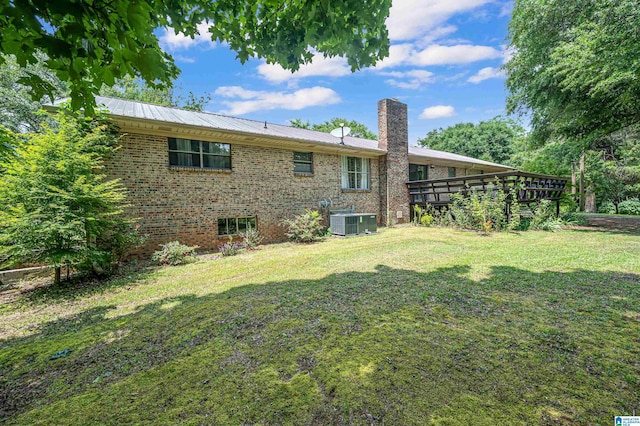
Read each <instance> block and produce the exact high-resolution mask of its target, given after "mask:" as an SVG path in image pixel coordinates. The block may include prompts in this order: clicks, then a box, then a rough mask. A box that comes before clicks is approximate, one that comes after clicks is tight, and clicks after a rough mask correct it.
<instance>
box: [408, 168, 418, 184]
mask: <svg viewBox="0 0 640 426" xmlns="http://www.w3.org/2000/svg"><path fill="white" fill-rule="evenodd" d="M409 180H419V179H418V165H417V164H409Z"/></svg>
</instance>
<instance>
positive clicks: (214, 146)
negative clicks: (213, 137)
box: [202, 142, 231, 155]
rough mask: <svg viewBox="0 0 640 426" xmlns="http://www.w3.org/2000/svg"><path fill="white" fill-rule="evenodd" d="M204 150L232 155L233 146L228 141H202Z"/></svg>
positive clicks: (210, 152)
mask: <svg viewBox="0 0 640 426" xmlns="http://www.w3.org/2000/svg"><path fill="white" fill-rule="evenodd" d="M202 152H204V153H205V154H220V155H231V146H230V145H229V144H226V143H215V142H202Z"/></svg>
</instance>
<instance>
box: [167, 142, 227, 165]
mask: <svg viewBox="0 0 640 426" xmlns="http://www.w3.org/2000/svg"><path fill="white" fill-rule="evenodd" d="M172 140H174V141H176V147H177V141H178V140H185V141H189V142H190V144H191V143H193V142H198V152H196V151H184V150H181V149H171V141H172ZM205 143H207V144H215V145H224V146H227V148H228V151H229V154H228V155H225V154H215V153H209V152H204V144H205ZM172 153H175V154H191V155H198V156H199V161H200V165H198V166H186V165H181V164H171V154H172ZM167 156H168V162H169V167H176V168H187V169H194V170H217V171H231V170H232V168H233V165H232V159H231V144H229V143H224V142H211V141H202V140H198V139H187V138H178V137H168V138H167ZM205 156H206V157H219V158H228V159H229V160H228V161H229V167H205V165H204V159H205Z"/></svg>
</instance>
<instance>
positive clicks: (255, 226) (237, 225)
mask: <svg viewBox="0 0 640 426" xmlns="http://www.w3.org/2000/svg"><path fill="white" fill-rule="evenodd" d="M241 219H244V220H245V224H244V229H243V230H240V220H241ZM220 221H225V225H224V227H223V228H224V230H225V233H221V228H220ZM229 221H234V222H235V228H234V231H235V232H234V233H230V232H229ZM249 224H251V226H252V227H253V229H258V218H257V216H234V217H220V218H218V237H235V236H238V235H240V234H241V233H242V232H245V231H246V230H247V225H249Z"/></svg>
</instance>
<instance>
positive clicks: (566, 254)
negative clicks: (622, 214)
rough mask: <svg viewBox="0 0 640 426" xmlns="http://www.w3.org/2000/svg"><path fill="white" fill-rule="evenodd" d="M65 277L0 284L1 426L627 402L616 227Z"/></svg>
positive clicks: (268, 252) (626, 340)
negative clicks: (49, 283)
mask: <svg viewBox="0 0 640 426" xmlns="http://www.w3.org/2000/svg"><path fill="white" fill-rule="evenodd" d="M71 287H72V288H64V289H61V290H55V289H42V288H36V289H32V290H27V289H24V288H18V289H15V288H14V289H7V288H4V289H1V290H2V291H1V294H0V297H2V298H3V299H2V300H3V304H2V305H0V419H4V421H6V422H7V423H9V424H14V423H15V424H78V425H89V424H114V425H119V424H141V423H146V424H167V425H170V424H176V423H187V424H233V425H240V424H247V425H249V424H295V425H300V424H318V425H320V424H334V425H339V424H363V425H365V424H366V425H371V424H376V425H382V424H385V425H400V424H416V425H424V424H441V425H458V424H459V425H469V424H473V425H492V426H495V425H520V424H522V425H531V424H554V425H556V424H578V425H591V424H613V416H614V415H625V414H626V415H631V414H632V412H633V410H634V409H635V410H636V413H638V412H640V238H639V236H638V235H633V234H630V233H613V232H611V233H609V232H597V231H585V230H574V231H562V232H557V233H544V232H527V233H520V234H508V233H504V234H495V235H492V236H489V237H483V236H480V235H477V234H475V233H470V232H461V231H453V230H448V229H430V228H413V227H407V228H396V229H390V230H383V231H382V232H381V233H380V234H378V235H373V236H367V237H361V238H349V239H337V238H335V239H330V240H328V241H326V242H323V243H320V244H314V245H292V244H281V245H272V246H268V247H264V248H262V249H261V250H258V251H255V252H251V253H243V254H241V255H239V256H236V257H231V258H224V259H219V260H209V261H200V262H198V263H195V264H192V265H187V266H182V267H174V268H164V269H162V268H160V269H158V268H156V269H147V270H143V271H142V272H140V273H138V274H135V275H132V276H130V277H125V278H121V279H119V280H113V281H111V282H108V283H102V284H100V285H98V284H94V285H90V286H87V285H79V284H75V285H73V286H71ZM64 349H69V350H71V351H70V352H68V355H67V356H64V357H60V358H58V359H54V360H52V359H50V358H51V356H52V355H54V354H56V353H58V352H59V351H62V350H64ZM1 422H2V420H0V423H1Z"/></svg>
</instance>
